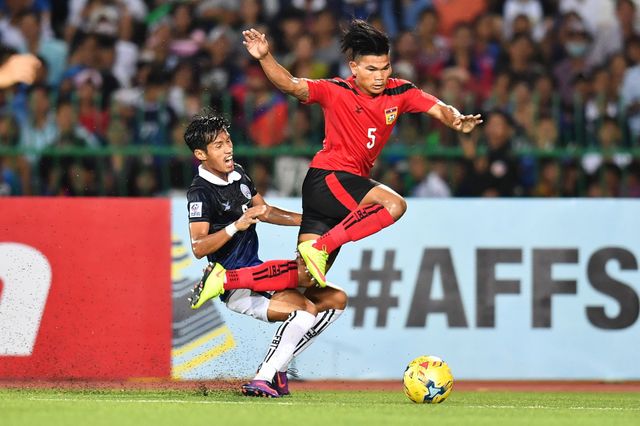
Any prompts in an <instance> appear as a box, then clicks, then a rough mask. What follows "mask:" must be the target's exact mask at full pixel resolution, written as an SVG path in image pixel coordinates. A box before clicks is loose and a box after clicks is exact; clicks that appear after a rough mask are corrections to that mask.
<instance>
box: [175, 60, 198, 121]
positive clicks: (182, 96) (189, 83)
mask: <svg viewBox="0 0 640 426" xmlns="http://www.w3.org/2000/svg"><path fill="white" fill-rule="evenodd" d="M199 80H200V79H199V78H198V76H197V74H196V69H195V68H194V67H193V65H192V64H191V63H190V62H188V61H182V62H180V63H178V65H176V67H175V68H174V69H173V75H172V76H171V85H170V87H169V91H168V95H167V102H168V104H169V106H170V107H171V108H172V109H173V111H174V112H175V113H176V115H177V116H178V117H179V118H183V117H187V118H190V117H192V116H193V115H195V114H196V113H197V112H198V110H199V109H200V108H197V107H196V108H195V110H194V108H189V109H188V108H187V103H188V100H187V99H188V95H189V94H196V96H197V92H198V82H199Z"/></svg>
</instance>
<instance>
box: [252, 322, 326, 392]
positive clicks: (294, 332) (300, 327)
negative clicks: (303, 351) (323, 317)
mask: <svg viewBox="0 0 640 426" xmlns="http://www.w3.org/2000/svg"><path fill="white" fill-rule="evenodd" d="M318 316H320V314H319V315H318ZM316 319H317V317H316V316H314V315H312V314H310V313H309V312H307V311H293V312H292V313H291V314H289V317H288V318H287V319H286V321H284V322H283V323H282V324H281V325H280V327H279V328H278V330H277V331H276V334H275V335H274V336H273V340H272V341H271V345H270V346H269V351H268V352H267V355H266V356H265V357H264V361H262V365H261V366H260V369H259V370H258V374H256V377H255V380H266V381H268V382H270V381H271V380H272V379H273V376H275V374H276V372H277V371H279V370H280V369H282V368H283V367H284V368H285V369H286V366H287V364H289V360H290V359H291V358H292V357H293V353H294V351H296V350H297V345H298V344H299V342H301V341H302V340H303V337H304V336H305V333H307V331H309V329H310V328H311V327H312V326H313V325H314V323H315V322H316Z"/></svg>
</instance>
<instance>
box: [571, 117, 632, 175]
mask: <svg viewBox="0 0 640 426" xmlns="http://www.w3.org/2000/svg"><path fill="white" fill-rule="evenodd" d="M621 143H622V132H621V131H620V126H619V125H618V122H617V121H616V120H615V119H613V118H609V117H606V118H604V119H603V120H602V123H601V124H600V127H599V129H598V134H597V146H598V148H599V149H598V151H594V152H589V153H586V154H585V155H583V156H582V168H583V169H584V170H585V171H586V172H587V173H589V174H593V173H595V172H596V170H598V169H599V168H600V166H602V164H604V163H612V164H615V165H616V166H618V167H626V166H627V165H628V164H629V163H631V160H632V158H631V156H630V155H629V154H628V153H621V152H617V151H618V149H619V148H620V145H621Z"/></svg>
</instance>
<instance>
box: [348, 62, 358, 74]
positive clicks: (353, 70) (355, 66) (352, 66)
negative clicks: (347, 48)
mask: <svg viewBox="0 0 640 426" xmlns="http://www.w3.org/2000/svg"><path fill="white" fill-rule="evenodd" d="M349 68H350V69H351V74H352V75H354V76H357V74H356V70H357V69H358V63H357V62H356V61H349Z"/></svg>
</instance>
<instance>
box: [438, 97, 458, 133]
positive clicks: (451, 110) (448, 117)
mask: <svg viewBox="0 0 640 426" xmlns="http://www.w3.org/2000/svg"><path fill="white" fill-rule="evenodd" d="M440 111H441V113H442V114H441V118H440V121H442V122H443V123H444V124H445V125H447V126H448V127H451V128H452V129H456V128H455V126H454V125H453V122H454V120H455V119H456V118H457V117H459V116H460V115H462V114H460V111H458V110H457V109H456V108H455V107H453V106H451V105H447V104H444V103H443V104H442V108H441V109H440ZM456 130H457V129H456Z"/></svg>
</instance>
